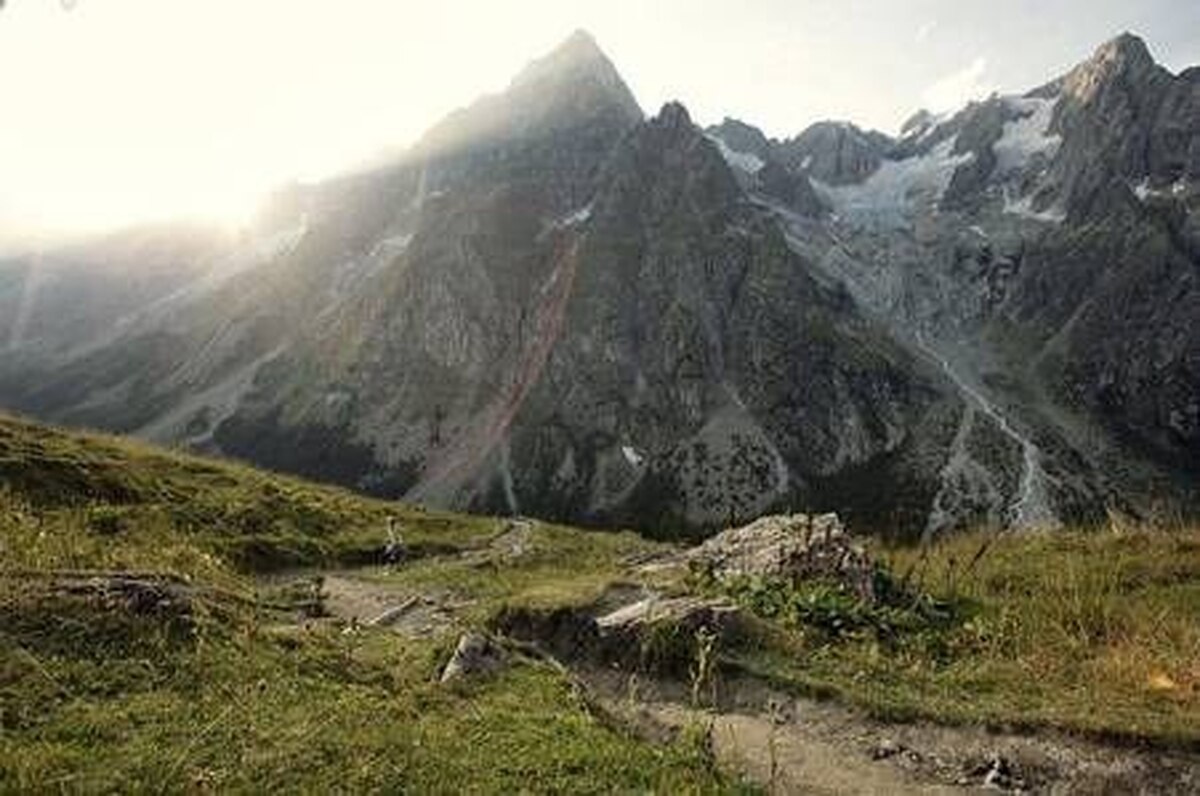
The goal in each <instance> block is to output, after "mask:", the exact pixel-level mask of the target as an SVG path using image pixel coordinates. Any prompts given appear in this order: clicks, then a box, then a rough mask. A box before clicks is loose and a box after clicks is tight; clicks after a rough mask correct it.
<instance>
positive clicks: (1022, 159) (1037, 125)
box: [992, 97, 1062, 176]
mask: <svg viewBox="0 0 1200 796" xmlns="http://www.w3.org/2000/svg"><path fill="white" fill-rule="evenodd" d="M1005 102H1006V103H1007V104H1008V106H1009V108H1011V109H1012V110H1014V111H1016V112H1018V113H1020V114H1021V117H1020V118H1019V119H1014V120H1013V121H1011V122H1006V123H1005V125H1004V132H1003V134H1002V135H1001V136H1000V140H998V141H997V142H996V143H995V144H993V145H992V152H993V153H995V155H996V173H997V174H998V175H1000V176H1004V175H1006V174H1012V173H1013V172H1016V171H1020V170H1021V169H1023V168H1025V167H1026V166H1027V165H1028V164H1029V162H1030V161H1031V160H1032V159H1033V158H1035V157H1037V156H1044V157H1046V158H1050V157H1053V155H1054V153H1055V152H1056V151H1057V150H1058V147H1059V145H1060V144H1061V143H1062V137H1061V136H1059V135H1056V134H1051V133H1050V124H1051V122H1053V120H1054V109H1055V108H1056V107H1057V106H1058V98H1057V97H1054V98H1052V99H1043V98H1040V97H1009V98H1008V99H1006V100H1005Z"/></svg>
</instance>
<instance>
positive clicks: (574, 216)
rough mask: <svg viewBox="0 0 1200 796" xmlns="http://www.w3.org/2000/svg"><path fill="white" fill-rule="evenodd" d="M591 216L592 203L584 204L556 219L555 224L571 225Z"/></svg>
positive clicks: (558, 225) (559, 225) (580, 222)
mask: <svg viewBox="0 0 1200 796" xmlns="http://www.w3.org/2000/svg"><path fill="white" fill-rule="evenodd" d="M591 217H592V205H591V204H590V203H589V204H586V205H584V206H583V207H581V208H579V209H578V210H576V211H574V212H572V213H568V214H567V215H565V216H563V217H562V218H560V219H559V220H558V222H557V223H556V224H555V226H557V227H573V226H575V225H576V224H582V223H584V222H585V221H587V220H588V219H589V218H591Z"/></svg>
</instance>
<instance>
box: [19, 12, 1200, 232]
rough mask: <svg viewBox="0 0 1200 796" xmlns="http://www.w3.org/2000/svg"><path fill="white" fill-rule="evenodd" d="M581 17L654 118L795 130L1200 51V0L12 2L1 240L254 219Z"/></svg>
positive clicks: (472, 93)
mask: <svg viewBox="0 0 1200 796" xmlns="http://www.w3.org/2000/svg"><path fill="white" fill-rule="evenodd" d="M580 27H582V28H587V29H588V30H590V31H591V32H592V33H593V34H594V35H595V36H596V38H597V40H598V41H599V43H600V45H601V46H602V47H603V48H604V49H605V50H606V52H607V53H608V54H609V55H610V57H611V58H612V59H613V61H614V62H615V63H616V65H617V67H618V69H620V70H621V72H622V74H623V75H624V76H625V78H626V80H627V81H628V82H629V84H630V86H631V88H632V89H633V91H634V93H635V94H636V96H637V97H638V100H639V101H640V102H641V103H642V106H643V108H644V109H646V110H647V111H648V112H652V111H654V110H655V109H656V108H657V107H658V106H659V105H660V104H661V103H662V102H664V101H665V100H668V99H675V98H678V99H681V100H683V101H684V103H685V104H687V105H688V107H689V108H690V109H691V111H692V113H693V115H694V116H695V117H696V118H697V119H698V120H699V121H701V122H704V123H709V122H715V121H719V120H720V119H721V118H722V117H724V116H725V115H731V116H737V117H740V118H743V119H745V120H747V121H750V122H752V123H755V124H758V125H760V126H762V127H763V128H764V129H765V130H766V131H767V132H768V133H769V134H771V135H775V136H787V135H792V134H795V133H796V132H798V131H799V130H801V129H802V128H803V127H804V126H805V125H807V124H809V123H811V122H813V121H816V120H818V119H821V118H847V119H851V120H853V121H856V122H858V123H860V124H863V125H867V126H872V127H877V128H880V129H883V130H885V131H889V132H894V131H895V130H896V128H897V127H898V126H899V124H900V123H901V122H902V121H903V119H904V118H905V117H906V116H908V115H909V114H910V113H911V112H912V111H914V110H916V109H917V108H919V107H922V106H932V109H933V110H947V109H950V108H952V107H954V106H956V105H959V104H961V103H963V102H965V101H966V100H968V99H970V98H972V97H975V96H981V95H986V94H987V93H990V92H991V91H992V90H996V89H999V90H1023V89H1026V88H1030V87H1032V86H1034V85H1036V84H1037V83H1038V82H1040V81H1041V80H1043V79H1044V77H1045V76H1046V75H1050V74H1056V73H1058V72H1060V71H1062V70H1063V69H1065V68H1066V67H1068V66H1070V65H1071V64H1072V63H1074V62H1076V61H1078V60H1079V59H1081V58H1083V57H1085V56H1086V55H1087V54H1088V53H1089V52H1090V51H1091V50H1092V48H1093V47H1094V46H1095V45H1096V44H1098V43H1099V42H1101V41H1103V40H1105V39H1107V38H1110V37H1111V36H1113V35H1114V34H1116V33H1118V32H1120V31H1122V30H1126V29H1128V30H1132V31H1134V32H1137V33H1139V34H1140V35H1142V36H1143V37H1145V38H1146V40H1147V41H1148V43H1149V44H1150V46H1151V48H1152V50H1153V51H1154V54H1155V56H1156V57H1157V58H1158V59H1159V60H1160V61H1161V62H1163V63H1165V64H1166V65H1167V66H1168V67H1170V68H1172V69H1179V68H1182V67H1183V66H1185V65H1187V64H1190V63H1197V62H1200V3H1196V2H1195V0H1143V1H1142V2H1138V3H1129V2H1127V0H1119V1H1118V0H1069V1H1068V0H1057V2H1056V1H1053V0H1050V1H1047V0H1042V1H1041V2H1033V0H1018V2H1012V3H1006V4H997V3H994V2H981V1H980V2H963V1H962V0H913V1H912V2H903V3H900V2H891V1H890V0H889V1H887V2H884V1H882V0H880V1H879V2H868V1H867V0H760V1H759V2H752V3H735V2H729V1H728V0H722V1H721V2H707V1H706V0H686V1H682V0H681V1H678V2H676V1H674V0H672V1H670V2H667V1H664V0H657V1H656V2H654V3H647V2H642V1H641V0H637V1H636V2H633V1H630V2H616V1H614V0H598V1H597V2H568V1H566V0H533V1H527V2H465V1H464V0H440V1H439V2H436V3H432V2H397V1H396V0H391V1H385V0H355V1H351V2H329V0H324V1H323V2H304V1H303V0H74V2H67V3H63V2H60V1H59V0H9V1H8V2H7V3H6V4H5V7H4V9H3V10H2V11H0V81H2V83H3V100H4V104H5V115H4V124H3V127H2V129H0V136H2V139H0V236H3V235H23V234H29V233H31V232H47V231H62V230H98V229H105V228H109V227H114V226H118V225H122V224H127V223H132V222H136V221H143V220H151V219H157V218H165V217H174V216H200V217H206V218H215V219H221V220H233V221H236V220H238V219H242V218H245V217H246V216H247V215H248V214H250V213H251V212H252V211H253V209H254V207H255V204H256V202H257V200H258V199H259V197H261V196H262V195H263V193H264V192H266V191H267V190H269V189H270V188H271V187H272V186H275V185H278V184H281V183H285V182H288V181H290V180H296V179H299V180H311V179H316V178H320V177H322V176H326V175H330V174H333V173H336V172H338V171H339V170H344V169H347V168H350V167H353V166H354V165H355V164H356V163H361V162H362V161H364V160H366V159H369V158H371V157H372V156H373V155H375V154H377V153H378V152H380V151H382V150H394V149H396V148H398V147H401V146H403V145H405V144H407V143H410V142H412V141H413V140H414V139H415V138H416V137H417V136H419V135H420V133H421V132H422V130H424V129H425V128H427V127H428V126H430V125H431V124H432V123H433V122H435V121H437V119H438V118H439V117H441V116H442V115H443V114H445V113H446V112H448V111H450V110H452V109H454V108H455V107H458V106H461V105H464V104H466V103H468V102H470V101H471V100H472V99H473V98H475V97H476V96H477V95H479V94H481V93H484V92H488V91H495V90H498V89H501V88H503V86H504V85H505V84H506V82H507V81H508V79H509V78H510V77H511V76H512V75H513V74H514V73H515V72H516V71H518V70H519V69H520V68H521V66H522V65H523V64H524V63H525V62H527V61H528V60H530V59H531V58H533V57H535V56H537V55H539V54H541V53H543V52H545V51H546V50H548V49H550V48H552V47H553V46H554V45H555V44H556V43H557V42H558V41H559V40H561V39H563V38H565V37H566V36H567V35H568V34H569V33H570V32H571V31H572V30H573V29H575V28H580Z"/></svg>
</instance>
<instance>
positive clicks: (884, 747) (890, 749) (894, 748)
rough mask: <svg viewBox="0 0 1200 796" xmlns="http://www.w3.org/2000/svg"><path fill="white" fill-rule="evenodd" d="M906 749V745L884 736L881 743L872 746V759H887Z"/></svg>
mask: <svg viewBox="0 0 1200 796" xmlns="http://www.w3.org/2000/svg"><path fill="white" fill-rule="evenodd" d="M903 751H904V747H903V746H901V745H900V744H898V743H896V742H895V741H893V740H892V739H891V738H884V739H883V740H882V741H880V742H879V743H877V744H875V746H873V747H872V748H871V759H872V760H886V759H888V758H889V757H895V756H896V755H898V754H900V753H901V752H903Z"/></svg>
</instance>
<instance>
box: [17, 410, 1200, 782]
mask: <svg viewBox="0 0 1200 796" xmlns="http://www.w3.org/2000/svg"><path fill="white" fill-rule="evenodd" d="M0 483H2V484H3V486H2V488H0V792H7V791H29V790H68V791H87V792H96V791H128V790H159V789H165V790H172V791H176V790H205V789H211V790H230V789H232V790H263V789H266V788H267V787H283V788H287V789H296V790H305V791H329V790H339V789H340V790H351V791H361V790H389V789H390V790H394V789H397V788H402V789H406V790H418V791H427V790H432V791H460V790H462V789H464V788H465V789H469V790H476V791H491V792H495V791H513V790H520V789H522V788H528V787H534V786H536V787H538V788H539V789H546V790H559V791H571V792H576V791H580V792H588V791H605V792H607V791H612V790H638V791H644V790H659V791H667V792H676V791H685V792H717V791H728V790H737V789H740V788H742V787H743V786H742V785H741V784H740V783H739V782H738V781H736V780H735V779H731V778H730V777H729V776H728V775H726V774H723V773H722V772H721V771H719V770H717V768H716V766H715V764H714V763H713V761H712V759H711V756H710V755H709V753H708V751H707V749H708V747H707V745H706V743H704V741H703V733H701V732H699V731H698V732H696V733H684V734H683V735H682V736H680V737H678V738H677V739H676V740H674V741H668V742H663V741H662V740H661V739H660V740H658V741H656V742H651V741H648V740H645V739H643V738H642V737H640V736H639V735H638V734H637V733H635V732H632V731H631V730H630V729H629V728H627V727H624V726H622V725H621V724H620V723H619V722H615V721H614V720H613V718H612V716H610V715H608V714H606V713H605V712H604V711H603V710H598V709H597V707H596V705H595V704H594V703H593V702H592V701H591V700H590V699H589V698H588V697H587V695H586V693H582V692H581V691H580V690H579V688H578V683H576V682H575V680H574V679H573V678H572V677H571V676H570V675H569V674H567V673H565V672H563V671H562V670H560V669H559V668H558V667H557V666H556V665H554V664H553V662H548V661H546V660H543V659H541V658H538V657H537V656H525V657H522V656H519V655H518V656H517V662H516V663H515V665H512V666H509V667H508V668H506V669H505V670H504V672H503V673H501V674H499V675H497V676H494V677H490V678H483V679H480V680H477V681H470V682H467V683H465V684H457V685H451V686H443V685H440V684H438V683H437V682H436V680H437V675H438V673H439V671H440V669H441V667H442V665H443V664H444V663H445V661H446V660H447V659H448V658H449V655H450V652H451V649H452V647H453V645H454V643H455V642H456V640H457V638H458V635H459V633H460V632H461V631H462V630H464V629H468V628H479V627H491V628H496V627H499V626H500V624H499V622H500V619H501V618H503V617H505V616H512V615H513V614H514V612H515V613H518V614H520V613H522V612H524V613H527V614H530V615H556V614H559V613H562V612H566V613H568V614H569V613H570V612H571V611H575V610H578V609H580V607H583V606H588V605H590V604H592V603H594V602H596V601H597V600H598V599H599V598H600V597H601V596H602V595H604V594H605V593H606V592H607V591H608V590H609V589H611V588H612V587H614V586H615V585H618V584H630V583H635V582H637V581H646V580H647V579H652V580H653V585H654V586H655V588H658V589H663V590H666V591H674V592H681V591H692V592H697V593H712V592H720V593H721V594H723V595H724V596H726V597H728V598H730V599H732V600H735V601H737V602H739V603H740V604H741V605H742V606H743V607H744V608H745V609H746V610H747V613H748V614H749V615H751V616H756V617H757V620H754V622H755V624H754V625H753V626H754V628H756V629H755V631H754V632H753V633H750V634H747V635H746V636H745V637H743V638H740V639H739V640H738V641H737V642H736V643H731V644H730V645H728V647H727V648H722V649H718V650H716V658H717V659H718V660H719V666H718V667H717V669H718V677H719V678H742V677H747V676H753V677H756V678H759V679H762V680H765V681H767V682H769V683H771V684H772V685H773V686H775V687H777V688H781V689H784V690H792V691H795V692H798V693H803V694H809V695H820V696H829V697H835V698H837V699H839V700H842V701H844V702H846V703H849V704H852V705H857V706H860V707H862V708H863V709H865V710H866V711H868V712H870V713H872V714H874V715H877V716H885V717H890V718H893V719H904V718H908V717H913V716H923V717H928V718H932V719H935V720H939V721H944V722H952V723H976V722H983V723H988V724H994V725H1009V726H1021V727H1029V728H1038V727H1059V728H1065V729H1067V730H1075V731H1086V732H1088V733H1090V734H1097V735H1102V736H1120V737H1122V738H1124V739H1135V740H1137V741H1139V742H1149V743H1155V744H1164V745H1171V746H1177V747H1178V746H1184V747H1193V748H1200V668H1198V666H1200V664H1198V663H1197V662H1198V661H1200V530H1197V529H1188V528H1172V529H1165V530H1145V529H1143V530H1135V531H1127V532H1123V533H1117V532H1113V531H1111V530H1107V531H1099V532H1083V531H1075V532H1064V533H1059V534H1054V535H1040V534H1030V535H1012V536H1000V537H995V538H989V537H985V536H983V535H968V536H962V537H958V538H955V539H952V540H949V541H947V542H945V543H943V544H941V545H939V546H937V547H935V548H933V549H931V550H928V551H925V552H924V553H921V552H920V551H916V550H912V549H894V550H892V549H883V548H880V549H878V550H877V552H878V553H879V557H880V560H881V561H883V562H884V565H883V566H881V568H880V571H879V583H880V584H881V585H883V586H884V587H885V591H886V593H887V594H888V595H889V596H888V598H887V599H886V600H885V601H884V602H883V603H881V604H880V605H878V606H874V607H868V606H864V605H860V604H857V603H856V602H855V601H854V600H853V599H851V598H849V597H848V596H847V595H844V594H841V593H840V592H838V591H837V590H836V589H834V588H831V587H830V586H829V585H828V584H810V583H799V584H797V583H777V582H763V581H747V582H743V583H738V584H734V586H718V585H716V584H714V583H711V582H707V581H706V580H705V579H704V578H702V577H700V576H699V575H698V574H697V573H688V572H677V573H673V574H672V573H658V574H655V575H645V576H643V575H638V574H637V573H636V572H635V571H634V570H633V569H632V568H631V563H632V562H636V561H639V560H644V559H645V557H646V556H647V555H652V554H655V553H661V552H663V551H666V550H669V549H670V548H667V547H665V546H663V545H658V544H654V543H651V542H648V541H646V540H643V539H641V538H639V537H637V536H634V535H631V534H614V533H589V532H584V531H578V530H574V529H569V528H560V527H555V526H550V525H545V524H540V523H533V524H530V525H528V530H527V533H525V534H524V535H521V536H520V537H519V538H516V539H515V541H514V540H513V538H512V537H511V529H512V527H513V526H511V525H510V524H508V523H506V522H504V521H500V520H496V519H491V518H479V517H462V516H457V515H450V514H441V513H437V512H427V511H421V510H417V509H414V508H411V507H405V506H401V505H398V504H392V503H385V502H380V501H374V500H369V499H364V498H361V497H358V496H355V495H352V494H349V493H347V492H343V491H340V490H337V489H331V488H326V487H319V486H314V485H312V484H307V483H303V482H300V481H297V480H294V479H290V478H284V477H280V476H275V475H269V474H266V473H262V472H259V471H255V470H251V469H248V468H245V467H241V466H238V465H233V464H229V463H224V462H218V461H212V460H204V459H199V458H195V457H190V456H184V455H180V454H175V453H170V452H165V451H162V450H157V449H153V448H148V447H145V446H142V445H138V444H135V443H130V442H126V441H120V440H115V439H112V438H108V437H101V436H92V435H83V434H78V433H68V432H63V431H59V430H55V429H51V428H46V427H44V426H38V425H33V424H30V423H26V422H24V421H20V420H16V419H11V418H0ZM389 517H394V518H396V519H397V521H398V522H399V524H400V527H401V529H402V533H403V535H404V538H405V541H406V542H407V544H408V545H409V547H410V553H411V555H410V558H409V560H408V561H407V562H406V563H405V564H404V565H403V566H400V567H395V568H385V567H378V566H374V565H373V562H375V561H377V559H378V554H379V550H380V549H381V547H382V545H383V544H384V542H385V540H386V528H387V523H388V518H389ZM981 550H984V552H983V554H982V555H978V554H979V553H980V551H981ZM364 567H365V568H364ZM351 570H352V571H353V572H354V573H355V577H356V578H357V580H356V581H355V582H356V583H359V584H371V585H372V586H373V587H377V588H379V589H381V590H387V591H388V593H391V594H393V595H394V596H395V597H396V598H397V599H400V598H402V597H406V596H408V595H413V596H423V597H428V596H433V597H435V598H436V602H437V606H436V607H437V609H438V610H443V609H444V611H443V613H444V614H445V616H444V617H443V618H442V619H439V620H438V622H436V623H434V624H433V625H431V627H430V630H429V632H418V633H409V634H404V633H400V632H395V631H394V630H390V629H385V628H375V627H362V626H360V625H359V624H358V623H357V622H352V621H351V622H347V621H341V620H337V619H333V618H329V617H321V616H316V615H315V614H318V613H320V612H319V610H317V609H319V608H320V607H321V604H320V601H319V600H315V599H314V597H315V596H317V595H318V593H319V590H320V589H319V584H318V583H316V582H312V581H309V580H306V579H305V578H303V577H300V575H301V574H303V575H304V576H305V577H307V576H309V575H313V574H317V573H323V574H324V576H325V577H326V578H335V577H341V576H342V575H343V574H344V573H345V572H347V571H351ZM306 584H311V588H310V587H309V586H306ZM364 610H366V609H364ZM306 614H314V616H312V617H311V618H306ZM364 618H365V617H364ZM674 638H675V643H677V644H678V645H679V647H680V650H679V651H680V652H681V654H682V656H683V658H684V659H685V661H686V660H687V659H688V657H689V656H692V655H694V654H696V652H697V649H696V648H695V646H694V645H693V639H692V638H691V637H690V636H685V637H682V638H680V637H674ZM689 668H692V667H689V666H687V665H685V666H683V667H682V673H683V676H685V677H686V676H687V675H686V672H687V671H688V669H689ZM678 671H679V670H677V673H678Z"/></svg>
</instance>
